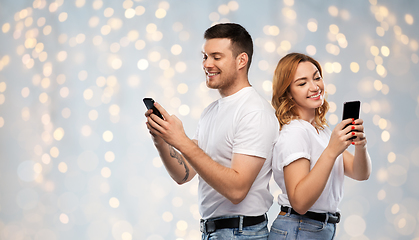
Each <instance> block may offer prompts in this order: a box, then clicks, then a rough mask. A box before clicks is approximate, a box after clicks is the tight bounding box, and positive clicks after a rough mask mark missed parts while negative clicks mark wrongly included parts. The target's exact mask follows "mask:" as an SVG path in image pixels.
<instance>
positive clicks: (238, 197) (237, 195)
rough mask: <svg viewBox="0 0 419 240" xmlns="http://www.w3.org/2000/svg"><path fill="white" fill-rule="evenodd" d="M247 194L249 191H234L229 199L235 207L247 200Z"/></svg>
mask: <svg viewBox="0 0 419 240" xmlns="http://www.w3.org/2000/svg"><path fill="white" fill-rule="evenodd" d="M247 193H248V191H232V192H231V194H229V196H227V199H228V200H230V202H231V203H233V204H234V205H237V204H239V203H241V202H242V201H243V200H244V199H245V198H246V196H247Z"/></svg>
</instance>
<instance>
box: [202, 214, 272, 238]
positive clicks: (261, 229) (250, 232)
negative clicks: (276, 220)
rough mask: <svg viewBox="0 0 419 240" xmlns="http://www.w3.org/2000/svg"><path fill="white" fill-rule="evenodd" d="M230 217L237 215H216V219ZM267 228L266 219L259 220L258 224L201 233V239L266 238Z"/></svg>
mask: <svg viewBox="0 0 419 240" xmlns="http://www.w3.org/2000/svg"><path fill="white" fill-rule="evenodd" d="M231 217H237V216H223V217H217V218H214V219H213V220H216V219H222V218H231ZM268 235H269V230H268V220H265V221H264V222H261V223H259V224H256V225H253V226H248V227H242V226H239V228H223V229H217V230H216V231H215V232H212V233H206V232H203V233H202V238H201V239H202V240H215V239H221V240H224V239H226V240H230V239H265V240H266V239H268Z"/></svg>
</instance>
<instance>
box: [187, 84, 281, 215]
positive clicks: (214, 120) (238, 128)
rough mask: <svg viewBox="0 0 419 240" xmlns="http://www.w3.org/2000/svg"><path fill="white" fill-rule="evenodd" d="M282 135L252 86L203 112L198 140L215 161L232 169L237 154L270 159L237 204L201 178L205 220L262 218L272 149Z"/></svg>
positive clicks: (267, 198)
mask: <svg viewBox="0 0 419 240" xmlns="http://www.w3.org/2000/svg"><path fill="white" fill-rule="evenodd" d="M278 132H279V124H278V120H277V119H276V117H275V113H274V109H273V108H272V106H271V105H270V104H269V103H268V102H267V101H266V100H265V99H264V98H262V97H261V96H260V95H259V94H258V93H257V92H256V91H255V90H254V89H253V88H252V87H246V88H243V89H241V90H240V91H239V92H237V93H235V94H233V95H231V96H228V97H224V98H221V99H218V100H217V101H215V102H213V103H211V104H210V105H209V106H208V107H207V108H205V110H204V111H203V113H202V115H201V118H200V120H199V124H198V128H197V131H196V134H195V136H194V139H196V140H198V145H199V147H200V148H201V149H202V150H203V151H204V152H205V153H206V154H208V155H209V156H210V157H211V158H212V159H213V160H214V161H216V162H218V163H220V164H221V165H223V166H226V167H231V159H232V157H233V154H234V153H239V154H246V155H251V156H257V157H261V158H266V160H265V162H264V164H263V167H262V169H261V170H260V172H259V175H258V176H257V177H256V180H255V181H254V183H253V185H252V187H251V188H250V190H249V193H248V194H247V196H246V198H245V199H244V200H243V201H242V202H240V203H239V204H237V205H235V204H233V203H231V202H230V201H229V200H228V199H227V198H225V197H224V196H222V195H221V194H220V193H218V192H217V191H216V190H214V189H213V188H212V187H211V186H210V185H208V184H207V183H206V182H205V181H204V180H203V179H202V178H201V177H200V176H199V188H198V198H199V203H200V206H199V210H200V214H201V216H202V218H204V219H207V218H213V217H218V216H231V215H247V216H258V215H261V214H264V213H265V212H267V211H268V209H269V208H270V206H271V205H272V201H273V197H272V195H271V193H270V191H269V180H270V178H271V174H272V170H271V162H272V159H271V157H272V149H273V146H274V144H275V142H276V140H277V137H278Z"/></svg>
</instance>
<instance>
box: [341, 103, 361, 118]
mask: <svg viewBox="0 0 419 240" xmlns="http://www.w3.org/2000/svg"><path fill="white" fill-rule="evenodd" d="M360 108H361V102H360V101H352V102H345V103H343V115H342V120H345V119H348V118H353V119H358V118H359V110H360Z"/></svg>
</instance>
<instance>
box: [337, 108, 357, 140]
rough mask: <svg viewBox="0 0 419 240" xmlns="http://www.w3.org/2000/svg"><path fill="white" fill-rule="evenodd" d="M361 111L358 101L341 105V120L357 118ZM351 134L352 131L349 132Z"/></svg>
mask: <svg viewBox="0 0 419 240" xmlns="http://www.w3.org/2000/svg"><path fill="white" fill-rule="evenodd" d="M360 109H361V102H360V101H351V102H345V103H343V114H342V120H345V119H348V118H353V119H358V118H359V112H360ZM348 125H349V124H347V125H346V126H345V127H344V128H346V127H347V126H348ZM351 132H352V131H351ZM355 138H356V137H351V138H349V140H352V139H355Z"/></svg>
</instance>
